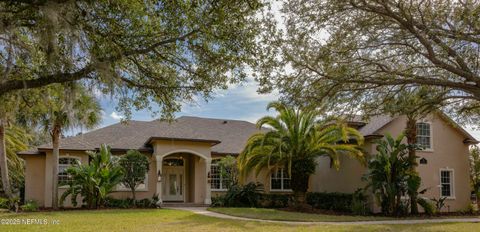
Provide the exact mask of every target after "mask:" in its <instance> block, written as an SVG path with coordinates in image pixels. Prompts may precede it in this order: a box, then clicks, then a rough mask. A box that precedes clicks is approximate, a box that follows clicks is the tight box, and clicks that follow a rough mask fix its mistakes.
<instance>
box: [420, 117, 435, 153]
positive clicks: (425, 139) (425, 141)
mask: <svg viewBox="0 0 480 232" xmlns="http://www.w3.org/2000/svg"><path fill="white" fill-rule="evenodd" d="M431 139H432V136H431V131H430V124H429V123H425V122H421V123H417V144H418V145H419V146H420V147H421V148H422V149H427V150H429V149H432V140H431Z"/></svg>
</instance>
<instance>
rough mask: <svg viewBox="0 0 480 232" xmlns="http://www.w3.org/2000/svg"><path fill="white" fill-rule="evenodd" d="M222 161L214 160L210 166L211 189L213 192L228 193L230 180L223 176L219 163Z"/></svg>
mask: <svg viewBox="0 0 480 232" xmlns="http://www.w3.org/2000/svg"><path fill="white" fill-rule="evenodd" d="M219 161H220V159H214V160H212V164H211V166H210V189H211V190H213V191H226V190H227V189H228V185H229V183H228V179H227V178H225V177H224V176H223V175H222V169H221V167H220V165H218V162H219Z"/></svg>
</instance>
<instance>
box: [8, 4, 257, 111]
mask: <svg viewBox="0 0 480 232" xmlns="http://www.w3.org/2000/svg"><path fill="white" fill-rule="evenodd" d="M262 6H263V4H262V3H261V2H259V1H256V0H246V1H231V0H221V1H161V0H147V1H133V0H126V1H105V0H101V1H2V2H1V3H0V8H1V9H2V13H1V14H0V21H1V22H2V23H1V25H0V46H1V47H2V49H1V50H0V64H1V65H0V73H1V77H0V95H4V94H6V93H9V92H13V91H15V90H18V89H23V88H37V87H42V86H46V85H49V84H52V83H66V82H72V81H77V80H82V82H83V83H84V84H88V85H89V86H91V88H92V90H93V91H97V92H102V93H106V94H111V95H112V96H114V97H115V99H117V100H118V101H119V102H118V108H119V110H121V111H123V112H124V113H125V114H126V115H127V116H129V113H130V111H131V109H137V110H139V109H145V108H150V107H151V103H155V104H158V105H160V106H161V107H160V108H161V109H162V111H163V113H164V114H167V115H169V114H171V113H172V112H174V111H176V110H178V109H179V107H180V103H179V101H180V100H185V99H186V100H191V99H192V98H193V96H194V95H201V94H202V95H204V96H206V97H208V96H209V95H210V93H211V92H212V91H213V90H214V89H218V88H226V87H227V84H228V83H230V82H237V81H240V80H242V79H243V78H244V77H245V67H247V66H248V65H254V64H255V62H256V61H255V59H253V55H255V54H258V53H259V52H260V51H261V50H260V49H258V48H257V45H256V43H255V36H256V35H257V34H258V32H259V30H260V29H259V26H260V24H259V23H258V19H257V18H256V17H255V13H256V12H257V10H258V9H260V8H261V7H262Z"/></svg>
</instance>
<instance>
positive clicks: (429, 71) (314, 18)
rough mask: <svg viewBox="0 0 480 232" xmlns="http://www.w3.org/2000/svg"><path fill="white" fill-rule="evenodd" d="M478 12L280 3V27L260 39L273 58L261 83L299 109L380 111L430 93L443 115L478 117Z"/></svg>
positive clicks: (435, 6)
mask: <svg viewBox="0 0 480 232" xmlns="http://www.w3.org/2000/svg"><path fill="white" fill-rule="evenodd" d="M479 8H480V2H479V1H454V0H425V1H402V0H385V1H378V0H349V1H337V0H308V1H303V0H293V1H283V7H282V9H281V11H282V13H283V16H285V21H284V23H285V25H284V28H281V29H283V30H278V28H279V27H274V26H272V27H271V29H272V31H271V32H270V33H269V34H270V35H269V36H267V37H265V38H264V40H263V41H264V42H265V43H267V44H269V45H270V46H266V48H269V49H270V52H272V53H274V54H276V55H273V56H272V57H275V58H272V59H269V60H266V65H265V69H262V71H263V72H262V78H260V80H261V81H262V84H264V87H265V90H270V89H271V88H272V86H273V87H279V88H280V89H281V91H282V92H283V93H285V94H286V96H287V97H288V98H290V99H293V100H295V101H296V102H299V103H301V104H305V102H308V103H310V104H312V105H319V103H322V104H330V106H331V107H337V108H345V107H356V106H358V105H361V104H362V103H377V106H379V105H381V104H382V103H383V100H384V99H388V98H390V97H391V96H395V95H396V94H397V93H398V92H401V91H402V90H404V89H405V88H412V87H419V86H428V87H429V88H430V91H432V92H433V93H438V100H441V101H444V102H445V103H448V105H449V107H447V108H446V109H448V110H451V112H453V113H458V112H461V113H468V112H471V113H473V114H472V115H474V116H476V115H478V112H477V110H478V109H479V107H480V63H479V60H478V56H479V54H480V53H479V51H480V50H479V49H478V48H479V45H480V37H479V35H480V27H479V25H480V17H479V11H478V9H479ZM272 63H274V64H275V65H271V64H272ZM324 100H325V101H324ZM356 110H357V109H356ZM459 110H460V111H459Z"/></svg>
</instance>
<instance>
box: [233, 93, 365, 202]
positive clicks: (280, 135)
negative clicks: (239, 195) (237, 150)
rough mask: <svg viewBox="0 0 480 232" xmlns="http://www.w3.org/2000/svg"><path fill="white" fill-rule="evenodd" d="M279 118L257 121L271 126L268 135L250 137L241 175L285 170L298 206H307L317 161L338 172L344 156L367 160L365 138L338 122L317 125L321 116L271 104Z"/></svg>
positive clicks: (310, 111)
mask: <svg viewBox="0 0 480 232" xmlns="http://www.w3.org/2000/svg"><path fill="white" fill-rule="evenodd" d="M267 108H268V109H270V108H273V109H275V110H276V111H277V112H278V116H276V117H271V116H266V117H263V118H261V119H259V120H258V122H257V127H258V128H262V127H263V126H269V127H271V128H272V129H271V130H269V131H266V132H265V133H258V134H255V135H253V136H251V137H250V138H249V139H248V141H247V145H246V146H245V148H244V150H243V151H242V153H241V154H240V156H239V157H238V166H239V170H240V175H241V177H242V178H244V177H245V176H246V175H247V174H248V173H251V172H252V171H255V174H256V175H259V173H260V171H261V170H263V169H265V168H266V169H268V171H269V172H271V171H273V170H274V169H275V168H285V170H287V173H288V175H289V176H290V177H291V182H290V183H291V188H292V190H293V192H294V194H295V198H296V202H297V203H298V204H299V205H302V204H304V202H305V194H306V192H307V189H308V180H309V178H310V175H312V174H313V173H314V172H315V168H316V163H315V159H316V158H318V157H320V156H327V157H329V158H330V159H331V161H332V165H333V166H334V167H335V168H338V167H339V165H340V163H339V162H340V159H339V157H340V156H341V155H345V154H347V155H351V156H353V157H355V158H357V159H359V160H364V155H363V153H362V151H361V148H360V145H362V144H363V136H362V135H361V134H360V133H359V132H358V131H357V130H355V129H353V128H350V127H348V126H347V125H345V124H342V123H338V122H336V121H331V120H327V121H318V118H319V117H320V116H325V115H324V114H322V112H319V111H315V110H309V109H299V108H295V107H292V106H289V105H286V104H285V103H282V102H272V103H270V104H269V105H268V107H267Z"/></svg>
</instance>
